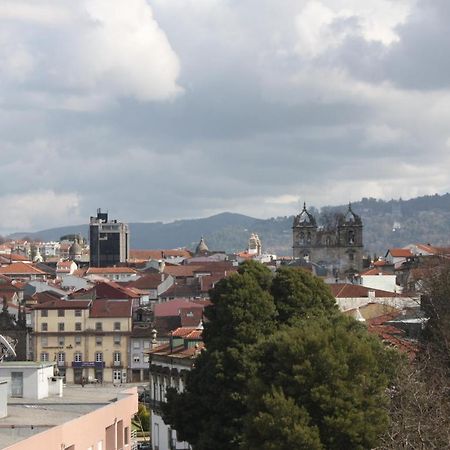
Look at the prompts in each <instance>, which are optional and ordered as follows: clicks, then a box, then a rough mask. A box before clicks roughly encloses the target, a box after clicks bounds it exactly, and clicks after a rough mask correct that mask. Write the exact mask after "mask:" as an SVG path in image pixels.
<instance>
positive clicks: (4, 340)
mask: <svg viewBox="0 0 450 450" xmlns="http://www.w3.org/2000/svg"><path fill="white" fill-rule="evenodd" d="M16 342H17V341H16ZM16 342H14V341H13V340H12V339H11V338H9V337H8V336H3V335H1V334H0V361H3V359H4V358H5V357H6V356H13V357H15V356H16V351H15V349H14V347H15V346H16Z"/></svg>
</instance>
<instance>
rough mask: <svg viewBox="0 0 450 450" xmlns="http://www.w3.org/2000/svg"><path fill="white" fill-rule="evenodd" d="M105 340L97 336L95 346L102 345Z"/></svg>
mask: <svg viewBox="0 0 450 450" xmlns="http://www.w3.org/2000/svg"><path fill="white" fill-rule="evenodd" d="M102 342H103V339H102V337H101V336H95V345H102Z"/></svg>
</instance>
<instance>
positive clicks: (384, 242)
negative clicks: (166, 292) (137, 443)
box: [9, 194, 450, 255]
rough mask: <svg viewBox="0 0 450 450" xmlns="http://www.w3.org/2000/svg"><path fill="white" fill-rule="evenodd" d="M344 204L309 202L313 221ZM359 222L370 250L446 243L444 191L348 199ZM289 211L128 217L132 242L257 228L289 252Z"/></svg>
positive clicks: (238, 244)
mask: <svg viewBox="0 0 450 450" xmlns="http://www.w3.org/2000/svg"><path fill="white" fill-rule="evenodd" d="M346 208H347V205H339V206H327V207H324V208H322V209H321V210H320V211H319V210H317V209H316V208H314V207H311V208H309V209H310V210H311V211H312V212H313V213H314V214H315V215H316V217H317V219H318V221H319V223H320V222H321V220H322V219H323V218H324V217H325V216H326V215H327V214H330V213H334V212H340V211H345V210H346ZM352 208H353V210H354V211H355V212H356V213H357V214H359V215H360V216H361V218H362V220H363V223H364V243H365V248H366V250H367V252H368V253H370V254H374V253H376V254H378V255H380V254H383V253H384V252H385V251H386V249H388V248H389V247H400V246H404V245H407V244H409V243H413V242H429V243H432V244H434V245H448V246H450V194H444V195H437V194H436V195H432V196H423V197H417V198H413V199H410V200H401V199H399V200H390V201H383V200H377V199H374V198H363V199H362V200H361V201H359V202H355V203H353V204H352ZM292 221H293V216H285V217H277V218H270V219H255V218H253V217H249V216H245V215H242V214H234V213H228V212H225V213H222V214H217V215H215V216H211V217H207V218H203V219H189V220H176V221H174V222H171V223H162V222H153V223H130V224H129V225H130V232H131V247H132V248H136V249H138V248H145V249H150V248H176V247H188V248H191V249H193V248H195V246H196V244H197V243H198V241H199V240H200V237H201V236H204V237H205V240H206V242H207V244H208V246H209V248H210V249H213V250H224V251H227V252H233V251H237V250H243V249H245V248H246V246H247V241H248V238H249V235H250V233H251V232H255V233H258V234H259V236H260V238H261V240H262V243H263V247H264V249H265V250H267V251H270V252H273V253H276V254H279V255H290V254H291V247H292V234H291V226H292ZM74 233H79V234H81V235H82V236H84V237H88V226H87V224H85V225H78V226H68V227H59V228H52V229H48V230H42V231H38V232H33V233H15V234H14V235H11V236H9V237H15V238H18V237H22V236H25V235H27V236H30V237H31V238H33V239H41V240H44V241H49V240H58V239H59V238H60V237H61V236H63V235H66V234H74Z"/></svg>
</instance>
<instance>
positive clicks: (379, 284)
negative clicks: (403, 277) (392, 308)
mask: <svg viewBox="0 0 450 450" xmlns="http://www.w3.org/2000/svg"><path fill="white" fill-rule="evenodd" d="M396 278H397V276H396V275H361V285H362V286H364V287H368V288H371V289H379V290H381V291H388V292H397V293H400V292H401V287H400V286H397V284H396Z"/></svg>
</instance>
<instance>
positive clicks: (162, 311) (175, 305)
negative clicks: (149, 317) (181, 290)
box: [153, 299, 210, 317]
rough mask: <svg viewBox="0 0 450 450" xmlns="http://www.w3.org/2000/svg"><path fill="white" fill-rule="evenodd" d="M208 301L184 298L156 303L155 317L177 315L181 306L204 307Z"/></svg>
mask: <svg viewBox="0 0 450 450" xmlns="http://www.w3.org/2000/svg"><path fill="white" fill-rule="evenodd" d="M208 304H210V303H209V302H202V303H200V304H199V303H194V302H191V301H189V300H186V299H176V300H169V301H168V302H164V303H157V304H155V306H154V310H153V311H154V315H155V317H167V316H178V315H180V310H181V309H183V308H187V307H188V308H204V307H205V306H207V305H208Z"/></svg>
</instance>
